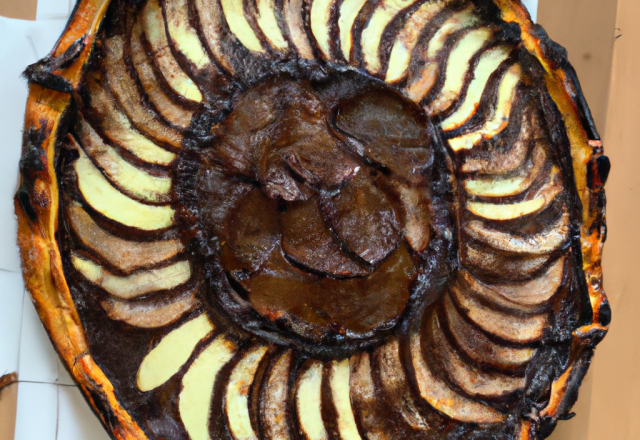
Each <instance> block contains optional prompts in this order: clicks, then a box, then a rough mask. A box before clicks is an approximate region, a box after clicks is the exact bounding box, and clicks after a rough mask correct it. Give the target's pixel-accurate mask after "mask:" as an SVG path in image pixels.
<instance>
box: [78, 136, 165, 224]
mask: <svg viewBox="0 0 640 440" xmlns="http://www.w3.org/2000/svg"><path fill="white" fill-rule="evenodd" d="M77 151H78V152H79V153H80V157H79V158H78V159H77V160H76V162H75V164H74V168H75V170H76V174H77V176H78V188H79V190H80V193H81V194H82V196H83V197H84V199H85V200H86V202H87V203H88V204H89V205H91V207H92V208H93V209H95V210H96V211H98V212H99V213H101V214H102V215H104V216H105V217H107V218H110V219H111V220H114V221H116V222H118V223H121V224H123V225H125V226H130V227H133V228H138V229H143V230H145V231H154V230H158V229H164V228H168V227H169V226H171V225H173V214H174V210H173V208H171V206H167V205H165V206H150V205H143V204H142V203H139V202H137V201H135V200H133V199H131V198H129V197H127V196H126V195H124V194H123V193H121V192H120V191H118V190H117V189H115V188H114V187H113V186H112V185H111V184H110V183H109V181H108V180H107V179H106V178H105V177H104V176H103V175H102V173H100V171H99V170H98V169H97V168H96V166H95V165H94V164H93V163H92V162H91V159H89V158H88V157H87V155H86V154H85V153H84V151H82V149H78V150H77Z"/></svg>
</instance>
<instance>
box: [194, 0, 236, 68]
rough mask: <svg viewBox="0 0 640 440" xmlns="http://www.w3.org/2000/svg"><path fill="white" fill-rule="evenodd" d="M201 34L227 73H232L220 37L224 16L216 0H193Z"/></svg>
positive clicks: (223, 27) (223, 25)
mask: <svg viewBox="0 0 640 440" xmlns="http://www.w3.org/2000/svg"><path fill="white" fill-rule="evenodd" d="M194 4H195V7H196V11H197V13H198V17H199V18H200V25H201V27H202V35H203V37H204V40H205V43H206V45H207V48H208V49H209V50H210V51H211V53H213V54H214V56H215V57H216V59H217V60H218V62H219V63H220V65H221V66H222V67H223V68H224V69H225V70H226V71H227V72H229V73H231V74H234V73H235V72H234V68H233V66H232V64H231V60H230V59H229V56H228V55H227V54H226V53H224V50H223V48H224V47H225V45H224V43H223V41H222V39H223V34H224V33H225V32H226V29H225V26H226V25H225V24H224V22H225V17H224V13H223V12H222V8H221V6H220V2H218V1H217V0H194Z"/></svg>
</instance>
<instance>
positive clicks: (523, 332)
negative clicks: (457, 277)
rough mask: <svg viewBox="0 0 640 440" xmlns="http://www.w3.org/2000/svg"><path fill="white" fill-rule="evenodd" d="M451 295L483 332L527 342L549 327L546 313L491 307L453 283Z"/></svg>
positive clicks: (511, 340)
mask: <svg viewBox="0 0 640 440" xmlns="http://www.w3.org/2000/svg"><path fill="white" fill-rule="evenodd" d="M450 292H451V296H452V298H453V299H454V301H455V303H456V304H458V306H459V307H458V309H459V310H460V311H461V313H463V314H464V315H466V316H467V317H468V318H469V319H470V320H471V321H473V322H474V323H475V324H476V325H477V326H478V327H480V328H481V329H482V330H484V331H485V332H487V333H489V334H491V335H494V336H497V337H499V338H500V339H503V340H505V341H509V342H512V343H514V344H528V343H531V342H536V341H539V340H541V339H542V337H543V335H544V331H545V330H546V329H548V328H549V317H548V316H547V314H540V315H521V314H511V313H508V312H506V311H498V310H494V309H491V308H489V307H487V306H486V305H484V304H483V303H482V302H480V301H479V300H477V299H476V298H475V297H474V296H472V295H466V294H465V292H462V291H461V290H459V289H458V288H457V286H455V285H453V286H451V289H450Z"/></svg>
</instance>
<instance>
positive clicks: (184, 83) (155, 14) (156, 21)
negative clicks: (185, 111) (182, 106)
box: [142, 0, 202, 102]
mask: <svg viewBox="0 0 640 440" xmlns="http://www.w3.org/2000/svg"><path fill="white" fill-rule="evenodd" d="M142 25H143V28H144V33H145V36H146V37H147V41H149V44H150V46H151V49H152V50H151V55H152V56H153V59H154V62H155V64H156V65H157V66H158V70H159V71H160V73H161V74H162V76H163V77H164V79H165V81H166V82H167V84H169V86H170V87H171V88H172V89H173V90H174V91H175V92H176V93H178V94H179V95H180V96H182V97H184V98H185V99H188V100H190V101H194V102H201V101H202V93H201V92H200V90H199V89H198V86H196V84H195V83H194V82H193V80H192V79H191V78H189V76H188V75H187V74H186V73H185V72H184V70H182V68H181V67H180V65H179V64H178V61H176V59H175V58H174V56H173V54H172V53H171V48H170V47H169V41H168V40H167V34H166V32H165V23H164V17H163V16H162V8H161V7H160V4H159V3H158V0H149V1H147V2H146V4H145V6H144V9H143V11H142Z"/></svg>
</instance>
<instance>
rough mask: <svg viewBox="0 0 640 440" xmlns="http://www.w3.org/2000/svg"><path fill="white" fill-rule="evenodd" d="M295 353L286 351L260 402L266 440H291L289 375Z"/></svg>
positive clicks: (273, 372)
mask: <svg viewBox="0 0 640 440" xmlns="http://www.w3.org/2000/svg"><path fill="white" fill-rule="evenodd" d="M292 362H293V352H292V351H291V350H288V351H285V352H284V353H283V354H282V355H281V356H280V358H279V359H278V360H277V361H276V363H275V364H274V365H273V367H272V368H271V371H270V372H269V377H268V379H267V381H266V385H265V387H264V394H263V395H262V398H261V400H260V419H261V421H262V425H263V433H264V435H265V438H266V439H273V440H276V439H277V440H290V439H291V436H290V433H289V373H290V371H291V363H292Z"/></svg>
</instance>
